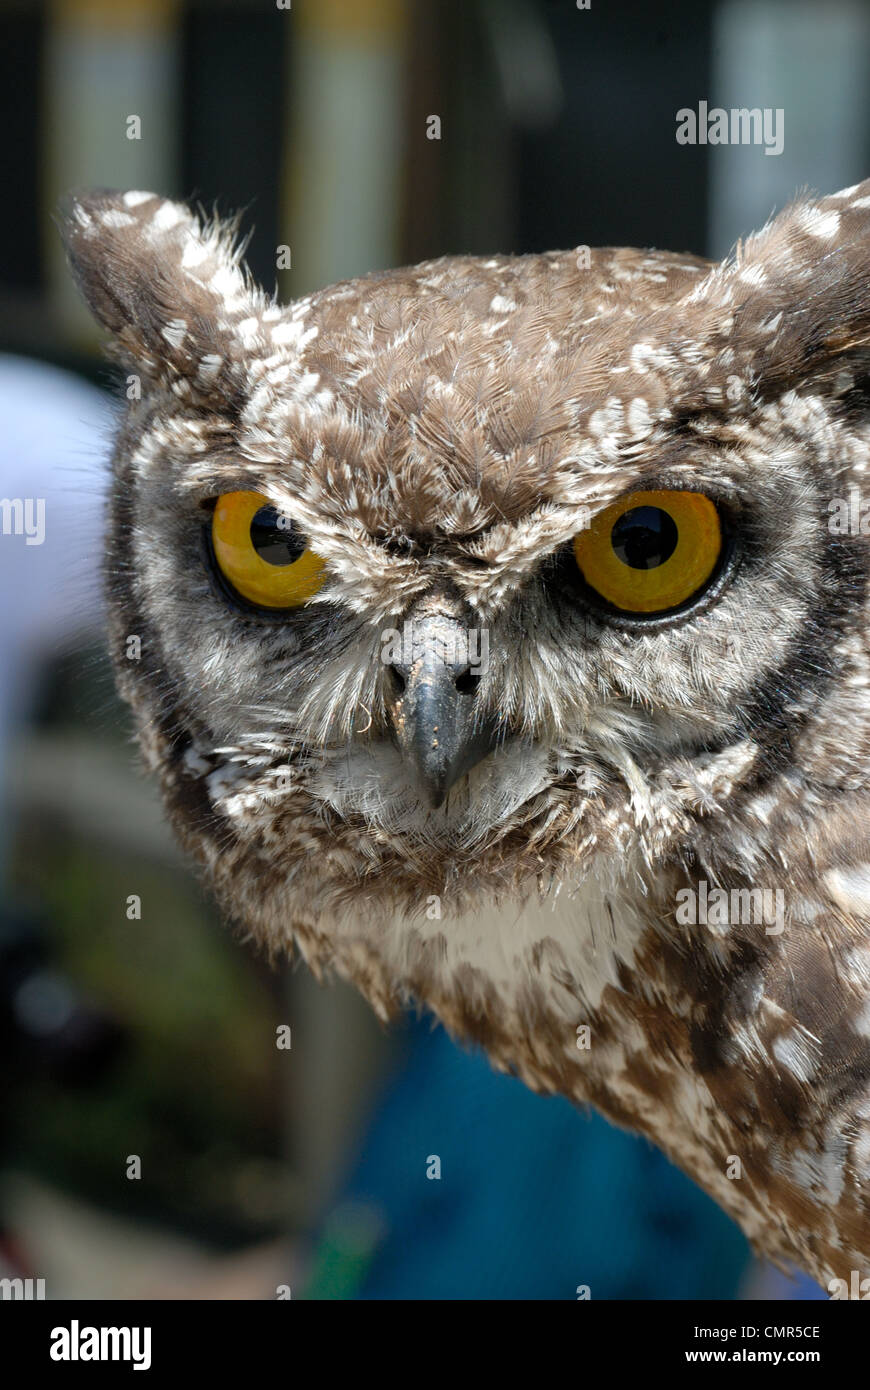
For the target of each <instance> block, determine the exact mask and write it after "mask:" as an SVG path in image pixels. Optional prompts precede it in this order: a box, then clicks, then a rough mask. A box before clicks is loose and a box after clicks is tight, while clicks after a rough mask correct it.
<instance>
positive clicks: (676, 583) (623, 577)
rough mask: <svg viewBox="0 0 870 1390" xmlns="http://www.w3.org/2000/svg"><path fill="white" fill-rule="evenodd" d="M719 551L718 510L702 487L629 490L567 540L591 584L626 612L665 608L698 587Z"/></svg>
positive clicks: (685, 599)
mask: <svg viewBox="0 0 870 1390" xmlns="http://www.w3.org/2000/svg"><path fill="white" fill-rule="evenodd" d="M721 553H722V528H721V526H720V523H719V513H718V512H717V510H716V507H715V506H714V504H713V503H712V502H711V501H710V499H709V497H705V496H704V494H703V493H701V492H666V491H661V492H632V493H629V495H628V496H627V497H623V498H621V499H620V500H619V501H618V502H614V503H613V505H612V506H611V507H607V508H605V510H604V511H603V512H599V514H598V515H597V516H596V517H595V518H594V519H593V521H592V525H591V526H590V527H589V529H588V530H587V531H581V532H580V534H579V535H577V536H575V537H574V557H575V559H576V561H577V565H578V568H579V569H580V572H581V574H582V575H583V578H584V580H585V581H586V583H587V584H588V586H589V588H590V589H594V591H595V593H596V594H598V595H599V596H600V597H601V598H603V599H604V600H605V601H606V602H607V603H609V604H611V605H612V606H613V607H614V608H619V609H621V610H622V611H623V612H626V613H639V614H644V613H645V614H654V613H665V612H667V611H668V610H669V609H673V608H679V607H680V606H681V605H682V604H684V603H686V602H688V600H689V599H690V598H692V597H693V596H694V595H695V594H697V593H698V592H699V591H700V590H701V589H703V588H704V586H705V585H706V583H707V581H708V580H709V579H710V577H711V575H712V574H713V572H714V571H715V569H716V566H717V564H718V561H719V557H720V555H721Z"/></svg>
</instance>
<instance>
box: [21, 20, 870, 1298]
mask: <svg viewBox="0 0 870 1390" xmlns="http://www.w3.org/2000/svg"><path fill="white" fill-rule="evenodd" d="M868 79H870V7H868V6H867V5H866V4H865V3H863V0H827V3H826V4H825V5H819V4H817V3H810V0H797V3H787V0H722V3H704V2H703V0H691V3H689V0H677V2H676V3H673V2H672V3H671V4H669V5H667V6H654V5H649V4H643V3H640V0H631V2H630V3H627V2H626V0H622V3H619V2H618V0H611V3H606V4H605V3H603V0H601V2H599V0H591V3H590V4H588V5H585V6H584V5H582V4H581V5H578V4H577V3H575V2H574V0H439V2H438V3H435V0H292V4H291V0H284V3H282V0H202V3H197V2H196V0H0V94H2V95H0V102H2V110H3V124H2V131H3V136H2V141H3V161H4V168H5V177H6V185H5V186H6V189H7V200H6V215H5V216H4V217H3V218H2V219H0V409H2V414H3V420H4V425H5V429H4V431H3V433H2V436H0V493H2V498H3V499H5V500H6V501H9V502H10V506H9V507H7V508H5V510H3V513H2V520H3V528H2V530H3V534H2V535H0V584H2V588H0V592H2V601H0V651H2V660H0V887H2V896H0V1044H2V1052H0V1057H2V1062H0V1102H2V1104H0V1278H3V1277H7V1278H14V1277H27V1276H30V1277H33V1278H43V1279H45V1281H46V1284H45V1291H46V1296H47V1297H49V1298H56V1297H84V1298H108V1297H121V1298H126V1297H137V1296H144V1297H155V1298H175V1297H193V1298H274V1297H290V1296H292V1297H295V1298H298V1297H312V1298H357V1297H358V1298H451V1297H452V1298H488V1297H502V1298H504V1297H517V1298H578V1297H579V1298H582V1297H586V1296H591V1297H593V1298H655V1299H663V1298H677V1297H695V1298H724V1299H727V1298H736V1297H746V1296H764V1297H813V1296H818V1291H815V1290H813V1288H812V1287H811V1286H809V1285H808V1284H807V1283H806V1281H797V1282H787V1281H785V1280H784V1279H783V1278H782V1276H780V1275H776V1274H774V1273H773V1272H772V1271H770V1270H769V1269H762V1268H759V1267H757V1266H755V1265H753V1264H752V1263H751V1261H750V1257H749V1252H748V1250H747V1247H746V1245H745V1242H744V1241H743V1238H742V1236H741V1235H740V1234H739V1232H738V1231H737V1230H736V1228H735V1227H734V1226H733V1225H732V1224H731V1223H730V1222H729V1221H728V1220H727V1219H726V1218H725V1217H724V1216H723V1215H722V1214H721V1213H720V1212H719V1211H718V1210H717V1209H716V1208H715V1207H714V1206H713V1205H712V1203H710V1202H709V1201H708V1200H707V1199H706V1198H705V1197H704V1196H703V1195H702V1194H701V1193H700V1192H699V1191H698V1190H697V1189H695V1188H694V1187H693V1186H692V1184H691V1183H689V1182H688V1180H686V1179H684V1178H683V1177H682V1176H681V1175H680V1174H679V1173H677V1172H676V1171H675V1170H674V1169H673V1168H672V1167H670V1165H668V1164H667V1163H666V1162H665V1160H664V1159H663V1158H662V1157H661V1156H660V1155H659V1154H658V1153H657V1152H655V1151H654V1150H653V1149H652V1148H651V1147H650V1146H649V1145H646V1144H645V1143H643V1142H641V1141H639V1140H636V1139H633V1138H631V1137H629V1136H626V1135H623V1134H621V1133H618V1132H617V1131H615V1130H613V1129H611V1128H610V1127H609V1126H607V1125H606V1124H605V1123H604V1122H603V1121H602V1120H600V1119H598V1118H597V1117H595V1116H589V1115H582V1114H580V1113H579V1112H576V1111H575V1110H573V1109H572V1107H570V1106H569V1105H567V1103H565V1102H563V1101H561V1100H553V1099H542V1098H540V1097H535V1096H532V1095H531V1094H529V1093H528V1092H526V1091H525V1090H524V1089H523V1088H522V1087H521V1086H520V1085H519V1083H517V1082H515V1081H513V1080H511V1079H510V1078H505V1077H496V1076H495V1075H493V1074H492V1073H491V1072H490V1071H489V1068H488V1067H487V1065H486V1063H485V1061H484V1060H483V1059H482V1058H480V1057H476V1056H474V1055H472V1054H469V1053H466V1052H462V1051H460V1050H459V1049H457V1048H455V1047H454V1046H453V1045H452V1044H451V1043H450V1041H449V1040H448V1039H447V1038H446V1037H445V1036H444V1034H443V1032H442V1031H441V1030H440V1029H434V1028H432V1027H431V1026H430V1025H429V1023H428V1022H425V1021H422V1022H421V1021H420V1020H408V1022H407V1024H406V1025H405V1026H404V1027H399V1028H397V1029H394V1030H392V1031H391V1032H389V1033H385V1032H384V1031H383V1030H381V1029H380V1028H379V1027H378V1026H377V1025H376V1024H375V1022H374V1019H373V1018H372V1017H371V1016H370V1015H369V1013H368V1011H367V1009H366V1008H365V1007H364V1006H363V1005H362V1004H361V1003H360V1002H359V1001H358V1000H357V999H356V998H355V996H354V995H353V994H352V993H351V992H350V991H349V990H348V989H346V988H344V987H341V986H335V987H333V988H329V989H321V988H319V987H318V986H316V985H315V984H314V983H313V982H312V981H311V979H310V978H309V977H308V976H307V974H306V973H305V972H304V971H302V970H300V971H295V972H294V971H291V970H289V969H288V970H286V971H284V972H282V971H272V970H270V969H268V968H267V967H266V966H265V964H264V963H263V962H262V961H261V960H259V959H258V958H257V957H256V956H255V955H253V954H252V953H251V951H250V950H248V949H246V948H242V947H240V946H239V945H238V944H237V943H236V942H234V941H233V940H232V939H231V938H230V935H229V933H228V932H227V931H226V930H225V929H224V928H223V927H222V925H221V924H220V922H219V921H218V920H217V917H216V914H215V912H214V909H213V907H212V905H211V904H210V903H209V901H208V900H207V898H206V897H205V896H204V895H203V893H202V892H201V891H200V890H199V888H198V886H197V884H196V881H195V879H194V877H193V876H192V875H191V873H190V872H189V871H188V870H187V869H186V867H185V865H184V864H183V862H182V861H181V858H180V856H179V854H178V852H177V851H176V849H175V847H174V845H173V843H172V840H171V838H170V836H169V834H168V832H167V830H166V828H165V826H164V824H163V820H162V817H161V812H160V808H159V805H158V803H157V799H156V794H155V792H154V789H153V788H152V787H151V786H150V785H149V784H147V783H146V782H144V781H143V780H142V779H141V778H140V777H139V775H138V773H137V770H136V763H135V754H134V750H133V748H132V745H131V738H130V733H131V730H130V723H129V720H128V718H127V714H126V711H125V710H124V708H123V707H122V706H121V705H120V704H119V702H118V700H117V698H116V696H115V694H114V690H113V684H112V679H111V673H110V671H109V667H108V663H107V659H106V656H105V652H104V644H103V640H102V635H101V621H102V620H101V600H100V585H99V557H100V532H101V512H102V498H103V495H104V488H105V468H106V459H107V456H108V452H109V448H110V441H111V434H112V428H113V417H114V412H115V406H114V399H115V394H116V393H117V386H116V382H115V381H114V379H113V373H112V371H111V370H110V369H109V368H108V366H107V365H106V363H105V361H104V359H103V358H102V356H101V348H100V342H99V339H98V336H97V334H96V331H95V329H94V328H93V326H92V324H91V322H90V320H89V319H88V317H87V315H86V314H85V312H84V311H83V309H82V308H81V307H80V305H79V304H78V301H77V300H76V297H75V295H74V293H73V290H72V286H71V282H70V280H69V278H68V276H67V273H66V270H65V267H64V264H63V259H62V256H61V253H60V246H59V242H58V238H57V234H56V230H55V227H54V225H53V221H52V213H53V209H54V208H55V206H56V204H57V200H58V198H59V197H60V195H61V194H62V193H63V192H65V191H66V190H68V189H70V188H73V187H81V186H103V187H118V188H145V189H151V190H155V191H158V192H161V193H166V194H173V195H177V196H180V197H183V198H187V199H194V200H198V201H199V202H200V203H201V204H202V205H203V206H204V207H205V208H207V209H208V210H211V209H212V208H214V207H217V208H218V209H219V210H220V211H222V212H225V213H226V212H232V211H237V210H241V211H242V213H243V221H242V225H243V228H244V230H245V231H246V232H250V243H249V253H248V254H249V262H250V265H251V268H252V270H253V272H254V274H255V275H256V276H257V277H258V278H259V279H260V280H261V281H262V282H263V283H264V284H265V285H266V287H267V289H269V290H271V289H272V288H273V287H274V286H275V285H277V286H278V289H279V292H280V294H281V296H282V297H283V298H284V299H290V298H293V297H294V296H297V295H299V294H304V293H306V292H308V291H309V290H312V289H315V288H317V287H318V286H321V285H324V284H327V283H329V282H331V281H333V280H336V279H339V278H342V277H346V276H352V275H355V274H357V273H361V272H364V271H368V270H375V269H380V268H384V267H388V266H393V265H397V264H401V263H405V262H411V261H415V260H420V259H423V258H425V257H429V256H437V255H441V254H443V253H445V252H475V253H491V252H494V251H506V252H526V251H541V250H545V249H549V248H554V247H567V246H575V245H599V244H613V243H617V244H635V245H644V246H662V247H668V248H671V249H674V250H681V251H682V250H691V251H696V252H706V253H708V254H711V255H717V256H718V255H722V254H724V253H725V252H726V251H727V250H728V248H729V247H730V246H731V245H732V244H733V242H734V241H735V239H736V238H737V237H738V236H741V235H745V234H746V233H747V232H748V231H750V230H751V229H752V228H753V227H755V226H757V225H760V224H761V223H762V222H763V221H764V220H765V219H766V218H767V217H768V216H769V214H770V213H771V212H772V211H773V210H774V209H775V208H776V207H779V206H781V205H782V204H783V203H784V202H785V201H787V200H788V199H789V198H790V197H791V196H792V195H793V194H794V193H795V192H796V191H797V189H798V188H800V187H802V186H806V185H809V186H810V187H813V188H815V189H817V190H819V191H820V192H831V191H833V190H835V189H837V188H840V187H844V186H846V185H849V184H852V183H855V182H858V181H859V180H860V179H862V178H863V177H864V176H865V175H867V174H868V173H870V159H868V154H870V150H868V142H870V111H868V101H870V80H868ZM701 101H706V102H707V103H708V105H709V106H710V107H712V106H721V107H725V108H731V107H750V108H754V107H758V108H770V109H772V110H777V109H779V110H781V111H782V113H783V115H782V121H783V123H784V125H783V128H784V144H783V149H782V152H781V153H779V154H768V153H766V152H765V149H764V146H763V145H744V146H740V145H737V146H711V145H709V144H707V145H704V144H698V145H679V144H677V142H676V138H675V134H676V128H677V121H676V113H677V111H679V110H680V109H682V108H687V107H688V108H692V109H697V107H698V103H699V102H701ZM24 499H30V500H31V503H32V504H33V506H32V509H31V511H30V512H28V511H27V510H26V508H25V506H24ZM38 499H42V501H43V502H44V536H42V537H40V528H39V524H38V515H37V510H38V509H36V508H35V503H36V501H37V500H38ZM18 503H20V506H18V510H16V506H17V504H18ZM2 505H3V504H0V506H2ZM134 898H138V899H139V901H140V903H141V915H139V916H137V915H136V913H137V908H136V905H135V903H134V902H132V899H134ZM284 1025H286V1026H287V1027H289V1029H290V1034H289V1038H288V1037H287V1035H283V1036H285V1038H286V1039H287V1040H288V1041H289V1042H290V1046H288V1047H283V1048H281V1047H278V1046H276V1037H277V1036H278V1033H277V1030H278V1029H279V1028H281V1027H282V1026H284ZM436 1159H437V1162H435V1161H434V1160H436ZM439 1174H440V1175H439ZM4 1296H8V1293H7V1292H6V1291H5V1290H4Z"/></svg>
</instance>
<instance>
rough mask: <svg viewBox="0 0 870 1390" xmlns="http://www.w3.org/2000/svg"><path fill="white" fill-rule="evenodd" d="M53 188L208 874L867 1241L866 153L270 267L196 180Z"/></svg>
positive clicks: (593, 1096) (548, 1074)
mask: <svg viewBox="0 0 870 1390" xmlns="http://www.w3.org/2000/svg"><path fill="white" fill-rule="evenodd" d="M61 221H62V228H63V235H64V237H65V242H66V246H67V250H68V255H69V260H70V264H71V267H72V271H73V274H74V276H75V278H76V280H77V282H78V284H79V286H80V288H81V291H82V293H83V295H84V297H85V299H86V301H87V303H88V304H89V306H90V308H91V310H92V311H93V313H94V315H95V316H96V318H97V320H98V321H99V323H100V324H101V325H103V327H104V328H105V329H106V330H108V335H109V337H110V342H111V350H112V352H113V355H114V357H115V359H116V361H117V362H118V363H119V364H120V365H121V367H122V369H123V371H124V379H125V383H126V390H125V395H126V398H127V403H128V404H127V410H126V415H125V418H124V421H123V423H122V425H121V427H120V430H119V433H118V437H117V442H116V446H115V452H114V486H113V497H112V501H111V506H110V518H109V526H108V543H107V561H106V576H107V583H108V591H109V603H110V629H111V646H112V650H113V659H114V664H115V668H116V671H117V678H118V682H119V687H120V690H121V692H122V694H123V696H124V697H125V699H126V700H127V701H128V702H129V704H130V705H131V707H132V710H133V712H134V716H135V721H136V725H137V730H138V739H139V743H140V746H141V750H142V754H143V757H144V762H145V764H146V766H147V767H148V768H149V769H151V770H153V771H154V772H155V773H156V774H157V776H158V777H159V780H160V784H161V787H162V793H163V797H164V800H165V804H166V807H167V810H168V814H169V817H170V818H171V821H172V824H173V826H174V828H175V830H176V832H177V834H178V836H179V837H180V840H181V841H182V843H183V844H184V846H185V847H186V848H187V850H188V851H189V852H190V853H191V854H192V856H193V857H194V858H195V859H196V860H197V861H198V863H199V865H200V866H201V867H202V870H203V871H204V874H205V876H206V878H207V880H208V881H209V883H210V884H211V886H212V888H213V890H214V892H215V894H216V896H217V899H218V900H219V902H220V904H221V905H222V907H223V909H224V910H225V912H226V914H227V916H228V918H230V919H231V920H232V921H233V922H235V923H237V924H239V926H240V927H241V929H242V931H243V932H244V933H245V934H247V936H248V937H250V938H253V939H255V940H256V941H257V942H259V943H262V945H263V946H264V947H265V948H266V950H267V951H268V952H269V953H270V954H271V955H273V956H279V957H280V956H281V955H282V954H284V953H285V952H296V953H300V954H301V956H302V957H303V958H304V959H305V960H306V961H307V962H308V964H309V966H310V967H311V968H312V970H313V971H314V972H315V973H316V974H317V975H318V976H323V975H330V974H333V973H337V974H338V975H340V976H343V977H345V978H346V979H348V980H350V981H352V982H353V983H354V984H355V985H356V986H357V987H358V988H359V989H360V990H361V991H362V993H363V994H364V995H365V997H366V998H367V999H368V1000H369V1002H370V1003H371V1005H372V1007H373V1008H374V1009H375V1011H376V1012H377V1014H378V1015H379V1016H380V1017H381V1018H382V1019H389V1018H390V1017H392V1016H393V1015H395V1014H396V1012H397V1011H399V1010H401V1009H402V1008H404V1007H407V1006H408V1004H409V1003H411V1002H415V1003H416V1004H417V1005H418V1006H420V1007H423V1008H425V1009H427V1010H430V1011H431V1012H432V1013H433V1014H434V1015H436V1016H437V1017H438V1018H439V1019H440V1020H442V1021H443V1023H444V1025H445V1026H446V1027H447V1028H448V1029H449V1030H450V1032H451V1033H452V1034H453V1035H454V1036H455V1037H456V1038H458V1039H460V1040H462V1041H464V1042H467V1043H473V1044H479V1045H480V1046H481V1047H482V1048H484V1049H485V1051H486V1053H487V1054H488V1056H489V1058H490V1060H491V1062H492V1063H493V1064H494V1066H495V1067H497V1068H499V1069H501V1070H504V1071H509V1072H512V1073H514V1074H516V1075H517V1076H519V1077H521V1078H522V1080H523V1081H524V1082H525V1083H526V1084H527V1085H528V1086H530V1087H532V1088H533V1089H535V1090H537V1091H541V1092H559V1093H561V1094H563V1095H565V1096H568V1097H570V1098H571V1099H572V1100H574V1101H576V1102H578V1103H582V1104H589V1105H592V1106H594V1107H596V1108H597V1109H598V1110H599V1111H601V1112H602V1113H603V1114H604V1115H605V1116H606V1117H607V1118H608V1119H609V1120H611V1121H612V1122H613V1123H615V1124H616V1125H619V1126H623V1127H625V1128H628V1129H630V1130H634V1131H637V1132H639V1133H641V1134H643V1135H646V1136H647V1137H648V1138H649V1139H651V1140H652V1141H653V1142H655V1143H656V1144H658V1145H659V1146H660V1147H661V1148H662V1149H663V1150H664V1151H665V1153H667V1154H668V1155H669V1156H670V1157H671V1158H672V1159H673V1160H674V1162H676V1163H677V1164H679V1165H680V1166H681V1167H682V1168H683V1169H684V1170H685V1171H686V1172H687V1173H688V1174H690V1175H691V1176H692V1177H693V1178H694V1179H695V1180H696V1181H697V1182H698V1183H699V1184H700V1185H701V1186H702V1187H703V1188H704V1189H706V1191H707V1192H708V1193H710V1194H711V1195H712V1196H713V1198H714V1199H715V1200H716V1201H717V1202H719V1203H720V1204H721V1206H722V1207H723V1208H724V1209H725V1210H726V1211H727V1212H729V1213H730V1214H731V1215H732V1216H733V1217H734V1219H735V1220H736V1221H737V1222H738V1223H739V1224H740V1226H741V1227H742V1229H743V1231H744V1232H745V1233H746V1235H747V1237H748V1238H749V1240H750V1241H751V1242H752V1244H753V1245H754V1247H755V1248H756V1249H757V1250H758V1251H759V1252H761V1253H763V1254H765V1255H767V1256H769V1257H771V1258H772V1259H774V1260H776V1261H778V1262H780V1263H782V1264H785V1265H797V1266H799V1267H801V1268H803V1269H805V1270H807V1271H809V1272H810V1273H811V1274H812V1275H814V1276H815V1277H816V1278H818V1279H819V1280H821V1281H823V1282H824V1283H826V1284H828V1285H830V1287H831V1288H832V1289H833V1287H834V1285H833V1283H832V1281H835V1280H841V1281H845V1282H846V1284H847V1285H849V1284H850V1281H851V1287H854V1286H855V1284H854V1272H855V1271H857V1273H858V1277H859V1279H862V1280H863V1279H864V1278H867V1277H870V814H868V811H870V796H868V769H870V707H868V688H870V652H868V624H867V614H868V532H870V492H868V487H870V479H868V477H867V468H868V461H870V181H868V182H866V183H863V184H860V185H857V186H856V187H854V188H848V189H846V190H844V191H843V192H841V193H838V194H835V195H833V196H830V197H824V198H820V199H813V198H810V197H802V198H800V199H798V200H797V201H796V202H794V203H793V204H792V205H791V206H789V207H788V208H786V209H785V210H784V211H782V212H781V213H780V214H779V215H778V216H776V217H775V218H774V219H773V220H771V221H770V222H769V223H768V225H767V226H765V227H764V228H763V230H761V231H760V232H759V233H757V234H756V235H754V236H751V237H749V238H748V239H747V240H746V241H745V242H743V243H742V244H738V246H737V248H736V250H735V252H734V253H733V254H732V255H731V256H730V257H729V258H727V259H726V260H724V261H722V262H721V263H711V262H708V261H705V260H702V259H700V258H698V257H695V256H692V255H686V254H670V253H667V252H661V251H649V250H634V249H628V248H615V249H614V248H605V249H601V250H595V251H592V252H588V250H587V248H581V249H580V250H579V251H577V250H575V251H564V252H550V253H548V254H545V255H529V256H510V255H493V256H491V257H487V258H477V257H472V256H456V257H445V258H443V259H439V260H433V261H429V262H426V263H424V264H421V265H417V266H414V267H411V268H404V269H399V270H392V271H389V272H386V273H378V274H372V275H367V276H363V277H361V278H359V279H355V280H350V281H346V282H343V283H340V284H337V285H333V286H331V287H330V288H327V289H324V290H321V291H319V292H317V293H315V294H311V295H309V296H307V297H306V298H304V299H299V300H297V301H296V302H294V303H291V304H288V305H286V306H284V305H281V304H279V303H277V302H276V300H275V299H274V298H270V297H268V296H267V295H266V294H264V293H263V292H262V291H261V290H260V289H259V288H258V287H257V286H256V285H254V284H253V283H252V282H251V280H250V278H249V276H248V274H247V273H246V271H245V269H244V266H243V263H242V259H241V252H240V250H239V247H238V245H237V242H236V232H235V227H234V226H233V225H229V224H222V223H221V222H220V221H218V220H214V221H208V220H206V219H204V218H202V217H200V216H198V215H197V214H195V213H194V212H191V211H190V210H189V209H188V208H187V207H185V206H184V205H182V204H180V203H176V202H172V201H169V200H166V199H164V198H162V197H160V196H157V195H155V194H151V193H147V192H126V193H115V192H106V191H99V192H95V193H91V194H85V195H82V196H73V197H71V198H70V199H69V200H68V202H67V204H66V206H65V208H64V210H63V213H62V217H61ZM866 1287H870V1285H867V1286H866Z"/></svg>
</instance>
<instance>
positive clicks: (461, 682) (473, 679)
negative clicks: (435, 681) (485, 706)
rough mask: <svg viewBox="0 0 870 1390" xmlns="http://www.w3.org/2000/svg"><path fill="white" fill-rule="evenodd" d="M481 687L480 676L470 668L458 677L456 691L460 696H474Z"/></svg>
mask: <svg viewBox="0 0 870 1390" xmlns="http://www.w3.org/2000/svg"><path fill="white" fill-rule="evenodd" d="M479 685H480V676H479V675H478V674H477V673H476V672H474V671H472V670H471V669H470V668H469V669H468V670H466V671H463V672H462V675H461V676H457V677H456V689H457V690H458V691H459V693H460V695H474V694H475V693H476V692H477V687H478V686H479Z"/></svg>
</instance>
